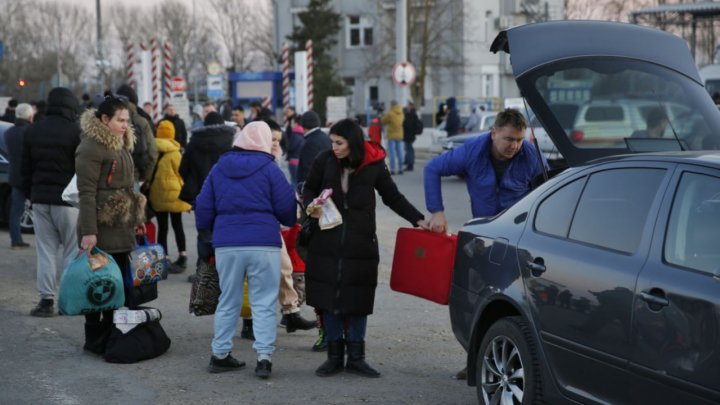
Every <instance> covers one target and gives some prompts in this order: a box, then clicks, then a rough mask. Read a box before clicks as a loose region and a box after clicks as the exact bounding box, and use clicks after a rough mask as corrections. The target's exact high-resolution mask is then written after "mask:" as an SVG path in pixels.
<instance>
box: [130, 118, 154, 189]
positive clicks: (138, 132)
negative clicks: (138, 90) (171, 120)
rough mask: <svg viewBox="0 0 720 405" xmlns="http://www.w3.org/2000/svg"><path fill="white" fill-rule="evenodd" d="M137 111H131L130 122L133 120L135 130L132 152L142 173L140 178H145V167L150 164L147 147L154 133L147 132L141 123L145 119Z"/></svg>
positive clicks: (134, 160) (136, 165)
mask: <svg viewBox="0 0 720 405" xmlns="http://www.w3.org/2000/svg"><path fill="white" fill-rule="evenodd" d="M144 119H145V118H143V117H142V116H140V114H138V113H137V112H133V111H130V122H132V125H133V129H134V130H135V148H134V149H133V152H132V158H133V163H134V164H135V168H136V169H137V170H138V173H139V174H140V179H144V178H145V168H147V167H148V165H149V164H150V151H149V150H148V147H147V141H148V139H150V138H148V136H152V134H146V133H145V132H146V131H145V126H144V125H141V124H142V122H141V121H140V120H144Z"/></svg>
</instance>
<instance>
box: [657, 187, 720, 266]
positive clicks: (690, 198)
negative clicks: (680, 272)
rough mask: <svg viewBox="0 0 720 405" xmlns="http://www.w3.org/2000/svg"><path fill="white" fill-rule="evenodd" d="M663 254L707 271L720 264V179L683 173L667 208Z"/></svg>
mask: <svg viewBox="0 0 720 405" xmlns="http://www.w3.org/2000/svg"><path fill="white" fill-rule="evenodd" d="M664 257H665V261H666V262H668V263H672V264H676V265H679V266H683V267H688V268H691V269H695V270H700V271H704V272H707V273H713V272H714V271H715V270H716V269H717V268H718V267H720V178H718V177H715V176H709V175H705V174H698V173H684V174H683V176H682V177H681V179H680V184H679V185H678V188H677V190H676V192H675V198H674V200H673V205H672V209H671V211H670V219H669V222H668V228H667V232H666V233H665V246H664Z"/></svg>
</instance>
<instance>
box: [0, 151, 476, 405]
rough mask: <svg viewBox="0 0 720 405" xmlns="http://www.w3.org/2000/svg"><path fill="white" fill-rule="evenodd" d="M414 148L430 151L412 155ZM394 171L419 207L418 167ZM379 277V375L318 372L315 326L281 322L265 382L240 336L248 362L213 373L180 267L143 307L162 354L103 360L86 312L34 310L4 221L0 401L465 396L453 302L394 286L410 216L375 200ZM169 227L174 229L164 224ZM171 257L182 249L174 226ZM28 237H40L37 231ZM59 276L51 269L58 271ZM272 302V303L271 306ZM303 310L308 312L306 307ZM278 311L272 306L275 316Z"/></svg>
mask: <svg viewBox="0 0 720 405" xmlns="http://www.w3.org/2000/svg"><path fill="white" fill-rule="evenodd" d="M419 157H420V158H421V159H422V158H423V157H427V155H424V154H422V153H421V154H419ZM423 165H424V164H423V162H422V161H419V162H418V164H417V165H416V170H415V171H414V172H406V173H405V174H404V175H401V176H396V177H395V180H396V182H397V184H398V187H399V188H400V189H401V191H403V193H405V195H406V196H407V197H408V199H409V200H410V201H411V202H413V203H414V204H415V205H416V206H417V207H418V209H420V210H421V211H425V210H424V206H425V204H424V198H423V186H422V167H423ZM443 190H444V195H445V203H446V213H447V216H448V218H449V221H450V226H451V230H452V231H457V230H458V228H459V227H460V226H461V225H462V223H463V221H464V220H466V219H468V218H469V216H470V215H469V211H470V208H469V197H468V196H467V192H466V191H465V185H464V183H463V181H462V180H460V179H457V178H447V179H445V180H444V181H443ZM183 220H184V225H185V233H186V237H187V241H188V247H189V255H190V257H189V263H191V264H192V263H195V260H196V254H195V248H194V245H195V244H194V241H195V235H196V233H195V229H194V217H193V215H192V214H191V213H190V214H187V215H184V218H183ZM377 222H378V238H379V242H380V255H381V264H380V276H379V285H378V288H377V294H376V304H375V314H373V315H371V316H370V317H369V321H368V331H367V339H366V345H367V361H368V362H369V363H370V364H371V365H373V366H374V367H375V368H377V369H378V370H379V371H380V372H381V373H382V376H381V377H380V378H378V379H367V378H363V377H359V376H355V375H351V374H347V373H341V374H339V375H336V376H333V377H328V378H320V377H317V376H315V374H314V370H315V369H316V368H317V367H318V366H319V365H320V364H321V363H322V362H323V361H324V360H325V358H326V354H325V353H315V352H312V351H311V350H310V347H311V346H312V344H313V342H314V341H315V338H316V335H317V333H316V331H314V330H313V331H297V332H295V333H291V334H288V333H286V331H285V330H284V329H282V328H280V327H279V328H278V335H277V351H276V352H275V354H274V355H273V374H272V377H271V378H270V379H269V380H260V379H258V378H256V377H255V375H254V373H253V370H254V366H255V353H254V351H253V350H252V348H251V343H250V342H249V341H247V340H243V339H240V338H239V332H238V336H237V337H236V338H235V340H234V343H235V347H234V349H233V355H234V356H235V357H237V358H239V359H241V360H244V361H246V362H247V364H248V366H247V367H246V368H245V369H243V370H240V371H235V372H227V373H223V374H210V373H208V372H207V371H206V366H207V364H208V361H209V358H210V354H211V352H210V341H211V339H212V334H213V329H212V319H213V317H212V316H204V317H196V316H194V315H191V314H190V313H189V311H188V300H189V295H190V284H189V283H188V282H187V281H186V279H187V275H188V274H190V272H192V271H194V268H193V267H194V266H192V265H191V266H189V267H188V270H187V271H186V273H184V274H179V275H175V274H171V275H170V277H169V278H168V279H167V280H165V281H161V284H160V285H159V298H158V299H157V300H156V301H153V302H152V303H149V304H148V305H150V306H153V307H156V308H159V309H160V310H161V311H162V313H163V319H162V325H163V327H164V328H165V331H166V332H167V334H168V336H169V337H170V338H171V339H172V345H171V347H170V349H169V351H168V352H167V353H165V354H164V355H162V356H160V357H158V358H155V359H151V360H146V361H143V362H140V363H136V364H126V365H120V364H110V363H106V362H105V361H104V360H103V359H102V358H100V357H97V356H94V355H91V354H88V353H86V352H84V351H83V350H82V344H83V323H84V319H83V317H81V316H75V317H69V316H55V317H53V318H34V317H31V316H29V311H30V309H31V308H32V307H33V306H34V305H35V303H36V302H37V293H36V290H35V269H36V267H35V251H34V248H31V249H27V250H10V238H9V235H8V233H7V229H6V228H5V229H0V241H1V240H5V241H6V243H0V276H1V277H0V404H67V405H70V404H95V403H104V404H225V403H227V404H231V403H232V404H309V403H312V404H365V403H375V404H471V403H476V402H477V400H476V396H475V390H474V389H473V388H471V387H468V386H467V385H466V383H465V381H458V380H455V379H454V378H453V376H454V375H455V373H456V372H457V371H458V370H460V369H461V368H462V367H463V366H464V364H465V352H464V350H463V349H462V347H461V346H460V345H459V344H458V343H457V341H456V339H455V337H454V335H453V333H452V330H451V327H450V321H449V316H448V308H447V307H446V306H442V305H438V304H435V303H432V302H429V301H425V300H422V299H420V298H416V297H412V296H409V295H405V294H400V293H397V292H394V291H391V290H390V288H389V278H390V266H391V262H392V254H393V249H394V245H395V233H396V232H397V229H398V228H399V227H404V226H408V224H407V223H406V222H405V221H404V220H403V219H402V218H400V217H399V216H397V215H396V214H394V213H393V212H392V211H390V210H389V209H388V208H387V207H385V206H384V205H383V204H382V203H381V202H380V199H379V198H378V210H377ZM171 232H172V231H171ZM168 239H169V240H170V248H169V249H170V255H171V256H172V257H175V256H176V254H177V252H176V250H175V246H174V239H173V236H172V235H170V236H169V238H168ZM26 241H27V242H29V243H31V245H32V246H35V243H34V236H33V235H26ZM59 277H60V274H58V279H59ZM278 312H279V311H278ZM302 314H303V316H304V317H306V318H312V317H313V312H312V309H311V308H308V307H303V309H302ZM278 320H279V316H278Z"/></svg>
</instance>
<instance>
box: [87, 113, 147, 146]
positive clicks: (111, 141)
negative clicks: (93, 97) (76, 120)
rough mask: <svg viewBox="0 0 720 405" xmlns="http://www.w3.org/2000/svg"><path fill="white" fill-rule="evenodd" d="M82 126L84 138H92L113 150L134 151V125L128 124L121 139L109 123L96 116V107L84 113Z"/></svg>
mask: <svg viewBox="0 0 720 405" xmlns="http://www.w3.org/2000/svg"><path fill="white" fill-rule="evenodd" d="M80 128H82V135H80V136H81V137H82V138H89V139H92V140H94V141H96V142H98V143H100V144H101V145H104V146H106V147H107V148H108V149H110V150H112V151H119V150H121V149H123V148H124V149H127V150H128V151H130V152H132V151H133V148H134V147H135V131H134V130H133V127H132V125H129V126H128V129H127V131H125V135H123V137H122V139H120V138H118V137H117V136H115V135H113V134H112V132H110V129H109V128H108V127H107V125H105V124H103V123H102V121H100V119H99V118H97V117H96V116H95V110H94V109H89V110H87V111H85V112H84V113H83V114H82V116H81V117H80Z"/></svg>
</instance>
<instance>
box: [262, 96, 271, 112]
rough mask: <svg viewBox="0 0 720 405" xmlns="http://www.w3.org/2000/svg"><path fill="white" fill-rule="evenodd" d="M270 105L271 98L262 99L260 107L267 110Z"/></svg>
mask: <svg viewBox="0 0 720 405" xmlns="http://www.w3.org/2000/svg"><path fill="white" fill-rule="evenodd" d="M270 104H272V98H270V97H263V98H262V103H260V105H262V107H263V108H268V109H269V108H270Z"/></svg>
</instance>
